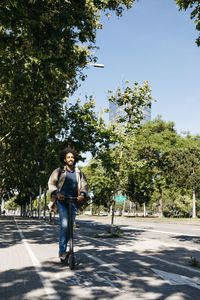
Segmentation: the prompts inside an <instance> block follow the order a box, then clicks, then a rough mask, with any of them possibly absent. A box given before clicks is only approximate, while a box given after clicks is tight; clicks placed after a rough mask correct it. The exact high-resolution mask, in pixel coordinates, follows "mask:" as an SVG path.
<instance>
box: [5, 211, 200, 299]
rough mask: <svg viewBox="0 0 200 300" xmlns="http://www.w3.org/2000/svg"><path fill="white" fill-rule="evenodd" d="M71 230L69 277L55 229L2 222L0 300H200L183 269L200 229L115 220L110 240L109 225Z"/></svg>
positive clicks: (88, 221) (195, 253) (105, 221)
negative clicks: (117, 230) (116, 229)
mask: <svg viewBox="0 0 200 300" xmlns="http://www.w3.org/2000/svg"><path fill="white" fill-rule="evenodd" d="M77 223H78V224H79V225H80V229H76V230H75V232H74V233H75V250H76V253H77V261H78V266H77V267H76V270H75V271H71V270H69V269H68V267H66V266H63V265H61V264H60V262H59V260H58V257H57V254H58V245H57V243H58V226H57V225H50V224H47V223H45V222H44V221H38V220H34V219H33V220H31V219H22V218H19V217H15V218H14V217H1V219H0V225H1V236H0V257H1V259H0V270H1V276H0V299H1V300H4V299H5V300H7V299H9V300H14V299H20V300H21V299H55V300H56V299H70V300H71V299H73V300H79V299H102V300H104V299H115V300H122V299H123V300H124V299H125V300H133V299H167V300H172V299H173V300H179V299H180V300H181V299H193V300H199V299H200V296H199V295H200V268H194V267H191V266H190V265H189V264H188V261H189V259H190V257H191V256H192V257H195V258H197V259H198V260H199V261H200V254H199V250H200V249H199V248H200V238H199V233H200V226H199V225H200V223H191V224H184V222H183V223H182V224H180V223H178V224H174V223H173V224H171V223H167V222H160V221H159V222H155V221H149V220H147V221H145V222H144V221H143V220H135V219H126V218H116V220H115V223H116V224H118V225H120V227H121V229H122V230H123V235H122V237H121V238H117V239H116V238H115V239H113V238H106V232H107V229H108V227H109V224H110V218H91V217H89V218H83V217H79V218H78V221H77ZM96 234H98V237H97V238H96V237H95V236H96ZM99 236H100V237H99Z"/></svg>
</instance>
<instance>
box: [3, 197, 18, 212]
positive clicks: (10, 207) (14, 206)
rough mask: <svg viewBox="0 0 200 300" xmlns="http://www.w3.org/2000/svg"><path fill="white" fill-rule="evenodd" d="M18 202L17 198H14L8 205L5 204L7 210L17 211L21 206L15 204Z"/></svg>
mask: <svg viewBox="0 0 200 300" xmlns="http://www.w3.org/2000/svg"><path fill="white" fill-rule="evenodd" d="M15 200H16V196H14V197H12V198H11V199H10V200H9V201H8V202H7V203H6V204H5V209H8V210H16V209H17V208H19V206H18V205H17V203H16V202H15Z"/></svg>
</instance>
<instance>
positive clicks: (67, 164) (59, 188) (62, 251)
mask: <svg viewBox="0 0 200 300" xmlns="http://www.w3.org/2000/svg"><path fill="white" fill-rule="evenodd" d="M60 160H61V162H62V164H63V165H64V167H63V168H57V169H55V170H54V171H53V173H52V174H51V176H50V178H49V181H48V187H49V192H50V195H51V197H52V201H51V202H50V204H49V208H50V210H51V209H52V208H53V207H54V204H55V202H56V203H57V209H58V213H59V220H60V231H59V257H60V260H61V261H63V260H64V259H65V258H66V256H67V255H68V252H67V251H66V250H67V243H68V200H67V198H69V197H75V198H76V199H77V200H74V201H73V203H72V216H73V223H74V221H75V218H76V212H77V207H78V205H81V203H82V202H84V198H86V197H87V194H88V184H87V180H86V177H85V175H84V173H83V172H82V171H81V170H80V169H78V168H77V167H75V164H76V162H77V160H78V154H77V152H76V151H75V150H73V149H71V148H65V149H64V150H63V151H62V152H61V153H60Z"/></svg>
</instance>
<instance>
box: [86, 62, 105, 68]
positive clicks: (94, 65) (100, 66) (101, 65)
mask: <svg viewBox="0 0 200 300" xmlns="http://www.w3.org/2000/svg"><path fill="white" fill-rule="evenodd" d="M87 65H90V66H93V67H95V68H104V65H103V64H93V63H90V62H89V63H87Z"/></svg>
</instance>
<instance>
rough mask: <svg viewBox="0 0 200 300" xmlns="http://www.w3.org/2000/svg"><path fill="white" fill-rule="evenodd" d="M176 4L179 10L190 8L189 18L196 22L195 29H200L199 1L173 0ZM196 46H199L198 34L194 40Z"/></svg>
mask: <svg viewBox="0 0 200 300" xmlns="http://www.w3.org/2000/svg"><path fill="white" fill-rule="evenodd" d="M174 1H175V2H176V3H177V4H178V6H179V10H182V9H184V10H187V9H188V8H190V9H191V8H192V9H193V10H192V12H191V19H194V22H195V24H196V29H197V30H198V31H200V3H199V0H174ZM196 43H197V46H200V36H199V37H198V38H197V40H196Z"/></svg>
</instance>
